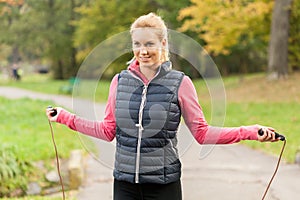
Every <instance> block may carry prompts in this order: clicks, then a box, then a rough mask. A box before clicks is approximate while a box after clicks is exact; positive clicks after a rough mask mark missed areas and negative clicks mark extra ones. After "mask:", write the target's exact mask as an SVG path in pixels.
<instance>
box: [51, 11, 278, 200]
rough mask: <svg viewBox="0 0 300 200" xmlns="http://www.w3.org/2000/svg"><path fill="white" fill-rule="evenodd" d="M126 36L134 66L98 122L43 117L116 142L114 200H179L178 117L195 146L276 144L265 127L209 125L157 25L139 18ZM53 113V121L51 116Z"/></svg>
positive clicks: (115, 82)
mask: <svg viewBox="0 0 300 200" xmlns="http://www.w3.org/2000/svg"><path fill="white" fill-rule="evenodd" d="M130 33H131V39H132V48H133V54H134V59H133V61H132V62H131V63H130V64H129V66H128V68H127V70H124V71H122V72H120V73H119V74H117V75H115V76H114V78H113V79H112V82H111V86H110V90H109V91H110V93H109V97H108V102H107V105H106V109H105V117H104V120H103V121H91V120H87V119H84V118H81V117H79V116H76V115H75V114H72V113H70V112H68V111H66V110H65V109H63V108H61V107H56V108H54V109H50V108H49V109H47V110H46V115H47V116H48V119H49V120H50V121H52V122H58V123H62V124H65V125H67V126H68V127H69V128H71V129H72V130H75V131H79V132H81V133H83V134H86V135H89V136H93V137H96V138H99V139H102V140H105V141H108V142H110V141H112V140H114V139H116V155H115V167H114V172H113V176H114V190H113V199H114V200H181V199H182V190H181V162H180V159H179V155H178V149H177V131H178V126H179V124H180V119H181V116H182V117H183V119H184V120H185V123H186V125H187V126H188V128H189V130H190V132H191V133H192V135H193V136H194V138H195V139H196V141H197V142H198V143H199V144H231V143H236V142H239V141H241V140H257V141H260V142H267V141H268V142H274V141H278V139H276V138H275V133H274V129H273V128H270V127H264V126H260V125H251V126H240V127H235V128H221V127H213V126H210V125H208V123H207V122H206V120H205V118H204V115H203V112H202V108H201V106H200V105H199V103H198V97H197V93H196V90H195V87H194V85H193V83H192V81H191V79H190V78H189V77H188V76H186V75H184V74H183V73H182V72H179V71H176V70H172V63H171V61H170V59H169V54H168V53H169V52H168V48H167V47H168V36H167V27H166V25H165V23H164V21H163V20H162V19H161V17H159V16H157V15H155V14H153V13H149V14H147V15H143V16H140V17H139V18H138V19H136V20H135V21H134V23H133V24H132V25H131V29H130ZM99 62H101V61H99ZM54 110H56V111H57V114H56V115H55V116H51V113H53V112H54ZM261 128H262V129H263V130H264V134H263V135H262V136H260V135H259V134H258V130H259V129H261ZM104 153H105V152H104ZM195 156H196V155H195ZM229 162H230V161H229ZM99 173H101V172H99ZM100 198H101V197H99V199H100Z"/></svg>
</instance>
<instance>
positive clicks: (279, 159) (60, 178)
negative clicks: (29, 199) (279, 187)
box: [48, 120, 286, 200]
mask: <svg viewBox="0 0 300 200" xmlns="http://www.w3.org/2000/svg"><path fill="white" fill-rule="evenodd" d="M48 122H49V126H50V130H51V136H52V142H53V146H54V149H55V157H56V164H57V165H56V166H57V172H58V175H59V180H60V184H61V189H62V194H63V200H65V190H64V184H63V182H62V177H61V174H60V166H59V159H58V153H57V147H56V143H55V140H54V133H53V127H52V124H51V122H50V120H48ZM285 145H286V140H284V141H283V146H282V148H281V152H280V155H279V158H278V161H277V165H276V168H275V171H274V173H273V175H272V177H271V179H270V181H269V183H268V186H267V188H266V190H265V192H264V195H263V197H262V200H264V199H265V197H266V195H267V193H268V191H269V189H270V186H271V184H272V182H273V179H274V177H275V176H276V173H277V171H278V168H279V164H280V161H281V158H282V154H283V152H284V149H285Z"/></svg>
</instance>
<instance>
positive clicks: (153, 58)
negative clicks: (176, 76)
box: [131, 28, 166, 69]
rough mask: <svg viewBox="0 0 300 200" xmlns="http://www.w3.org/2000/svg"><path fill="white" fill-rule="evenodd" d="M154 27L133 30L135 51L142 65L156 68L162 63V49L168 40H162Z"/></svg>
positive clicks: (132, 36)
mask: <svg viewBox="0 0 300 200" xmlns="http://www.w3.org/2000/svg"><path fill="white" fill-rule="evenodd" d="M156 31H157V30H155V29H153V28H138V29H136V30H134V31H133V32H132V35H131V38H132V47H133V53H134V56H135V58H136V59H137V61H138V62H139V64H140V66H141V67H149V68H153V69H156V68H157V67H158V66H159V65H160V64H161V63H162V50H163V48H165V46H166V41H165V40H163V41H161V40H160V39H159V38H158V36H157V33H156Z"/></svg>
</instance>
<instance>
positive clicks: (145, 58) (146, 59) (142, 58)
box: [139, 56, 151, 62]
mask: <svg viewBox="0 0 300 200" xmlns="http://www.w3.org/2000/svg"><path fill="white" fill-rule="evenodd" d="M139 58H140V59H139V60H140V61H142V62H148V61H150V59H151V57H150V56H147V57H145V56H143V57H139Z"/></svg>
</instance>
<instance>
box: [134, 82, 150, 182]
mask: <svg viewBox="0 0 300 200" xmlns="http://www.w3.org/2000/svg"><path fill="white" fill-rule="evenodd" d="M147 89H148V86H147V85H144V88H143V92H142V100H141V105H140V109H139V123H138V124H136V125H135V126H136V127H138V129H139V130H138V143H137V152H136V161H135V183H139V171H140V160H141V142H142V134H143V130H144V128H143V125H142V122H143V110H144V107H145V105H146V99H147V97H146V95H147Z"/></svg>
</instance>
